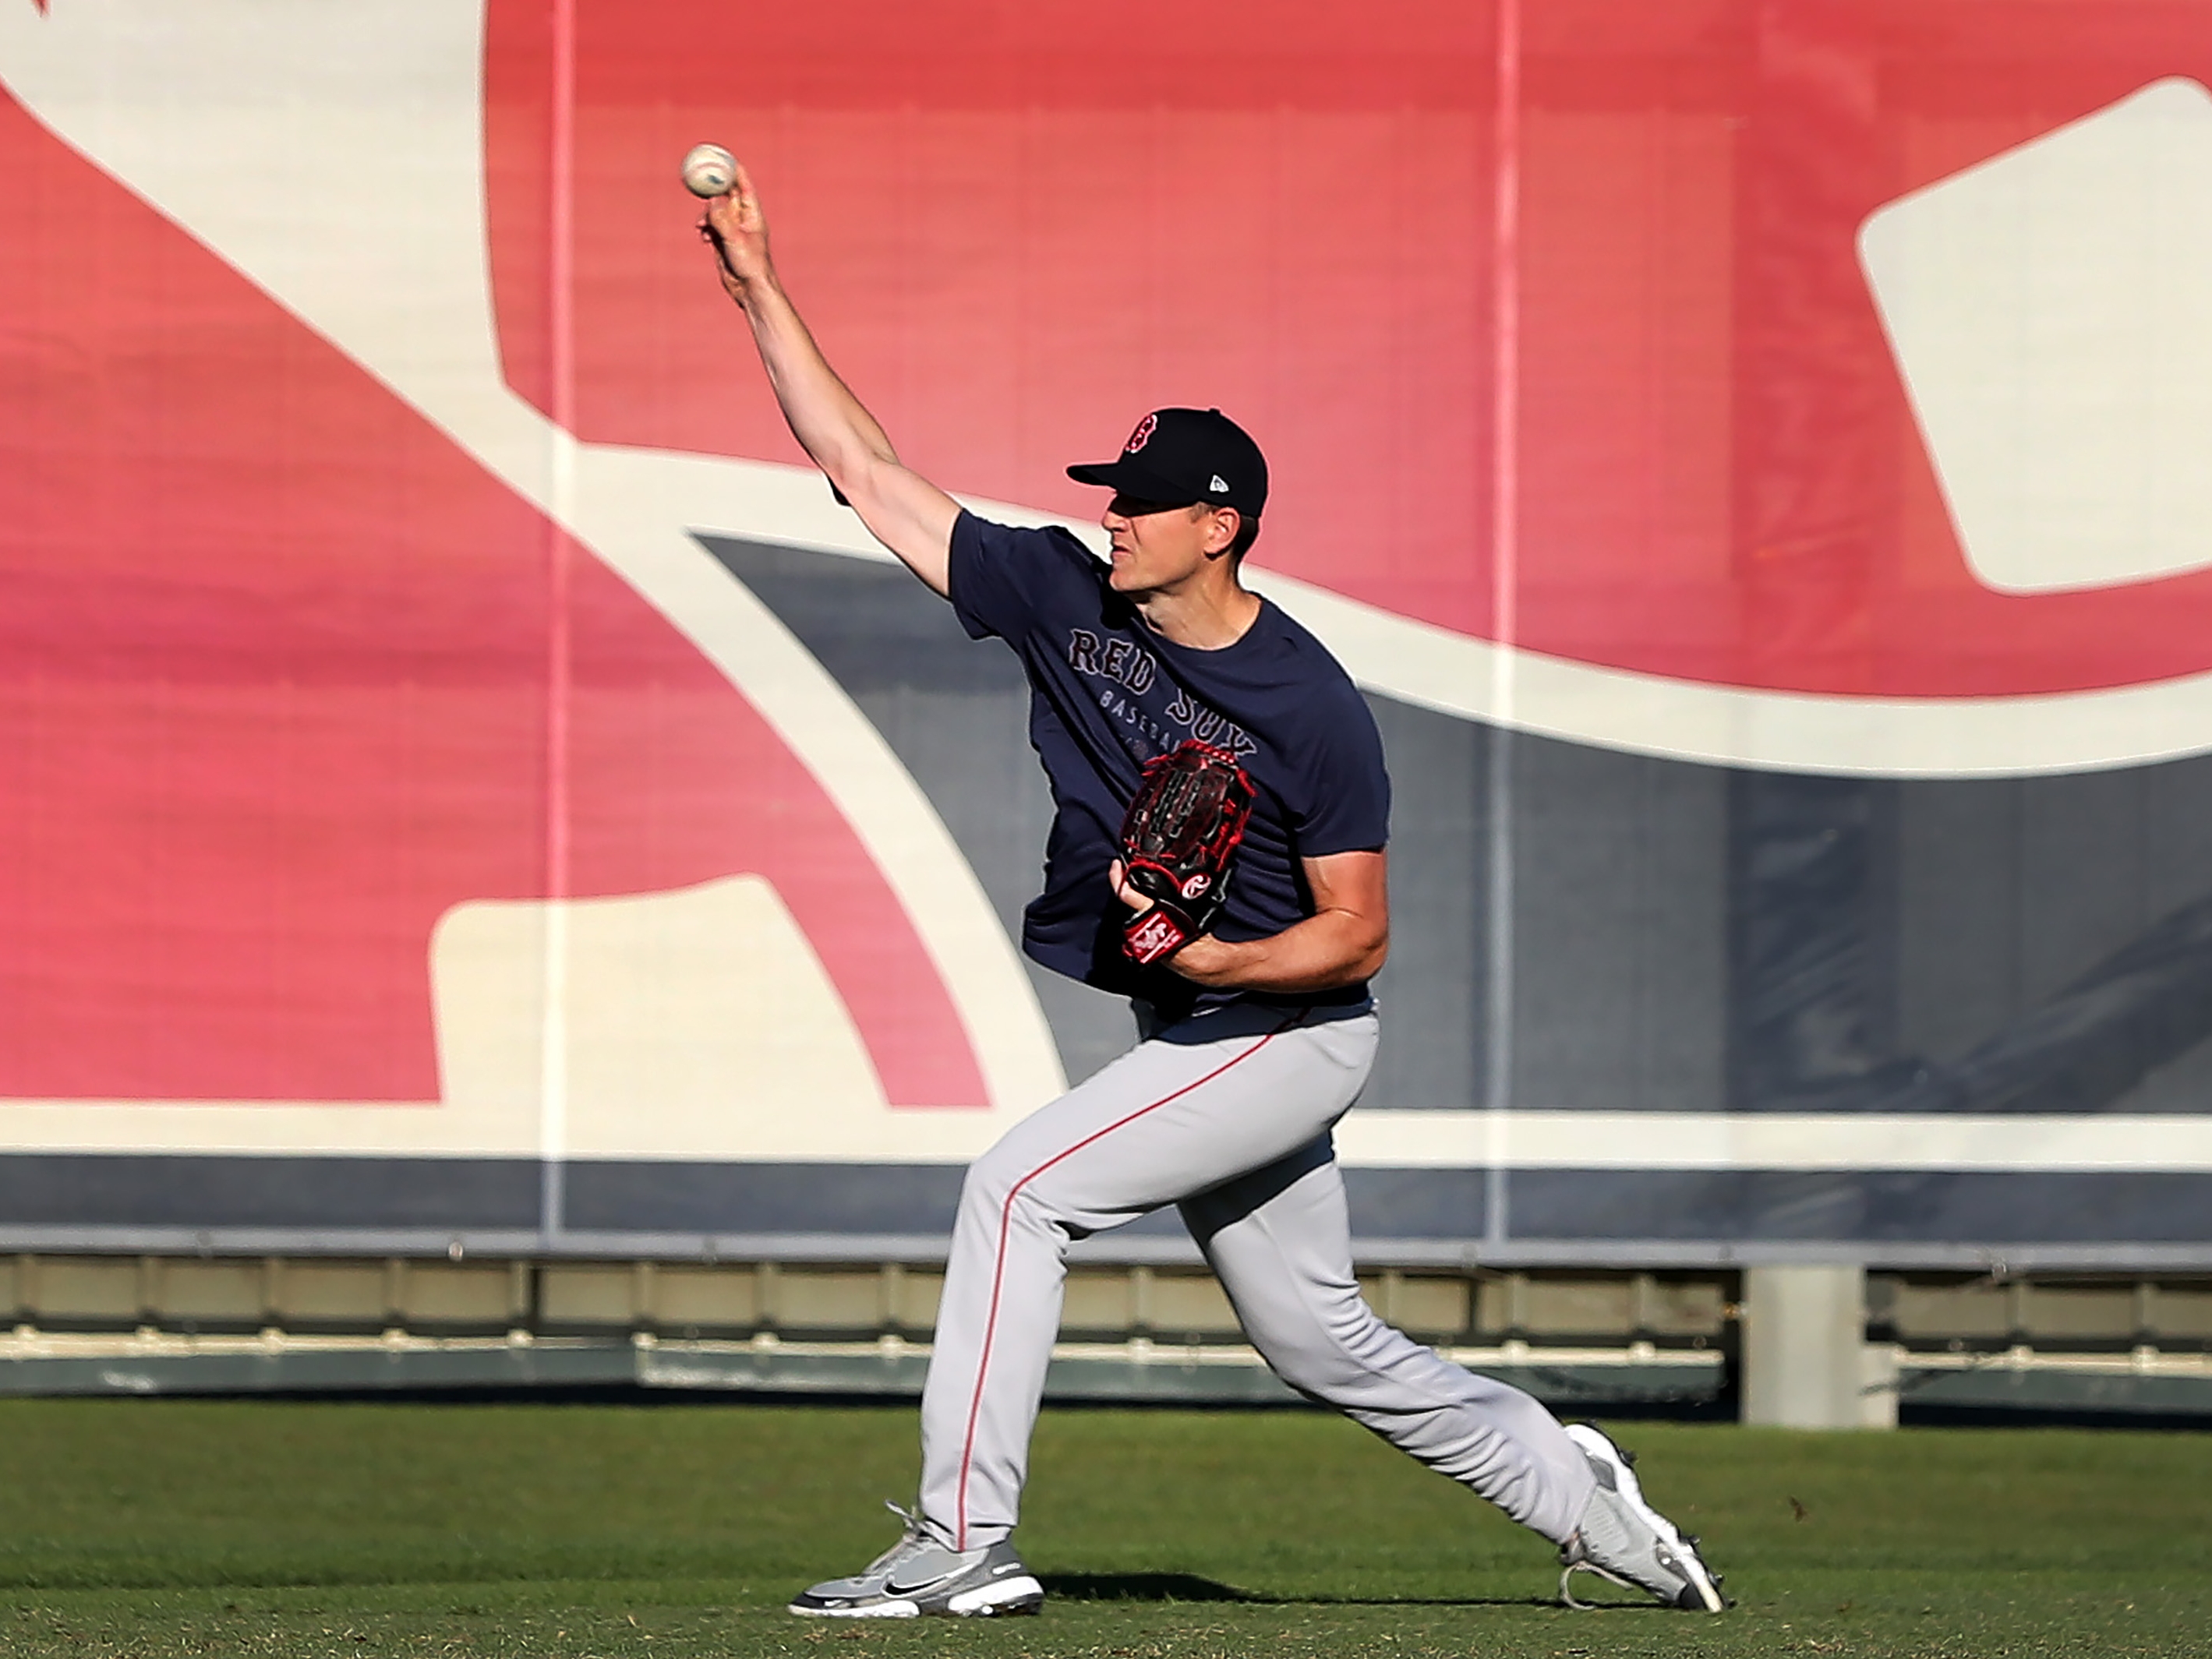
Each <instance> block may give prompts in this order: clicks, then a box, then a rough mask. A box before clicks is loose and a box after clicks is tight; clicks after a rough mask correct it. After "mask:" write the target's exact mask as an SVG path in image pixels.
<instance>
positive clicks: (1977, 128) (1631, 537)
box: [487, 0, 2212, 697]
mask: <svg viewBox="0 0 2212 1659" xmlns="http://www.w3.org/2000/svg"><path fill="white" fill-rule="evenodd" d="M1520 16H1521V20H1522V22H1521V32H1520V33H1521V39H1522V43H1523V55H1522V59H1521V61H1520V63H1519V65H1518V76H1517V79H1518V84H1519V85H1520V87H1521V88H1522V97H1521V100H1520V102H1519V104H1518V105H1517V106H1516V108H1515V109H1514V110H1513V111H1511V112H1509V115H1508V118H1507V119H1506V121H1505V122H1504V123H1503V124H1501V123H1500V121H1499V119H1498V112H1497V111H1496V109H1495V108H1494V107H1493V104H1492V89H1493V88H1495V87H1496V86H1497V85H1498V83H1499V70H1498V58H1497V50H1498V38H1499V36H1498V24H1497V19H1496V17H1495V15H1493V13H1492V9H1491V7H1490V6H1489V5H1488V4H1486V3H1482V0H1474V3H1469V0H1383V3H1382V4H1380V5H1379V6H1370V7H1366V8H1363V9H1359V10H1358V11H1357V12H1347V11H1346V9H1344V8H1342V7H1340V6H1326V7H1324V6H1317V5H1316V6H1309V5H1292V6H1285V5H1283V4H1280V3H1279V0H1175V3H1173V4H1168V3H1164V0H1133V3H1132V4H1130V5H1126V6H1121V7H1116V8H1114V9H1111V10H1109V11H1100V10H1098V9H1088V8H1083V7H1075V6H1062V5H1036V6H1026V7H1018V8H1011V9H998V10H995V11H991V12H989V13H988V14H987V15H986V14H980V13H979V14H977V15H975V16H972V17H964V18H963V22H962V24H961V26H960V27H957V28H948V27H944V25H943V22H942V20H941V19H940V18H939V16H938V15H936V14H935V13H933V11H932V10H931V9H928V8H917V7H914V6H911V5H907V4H902V3H896V0H854V3H850V4H846V5H842V6H838V7H835V8H828V9H824V8H812V9H808V8H796V9H792V8H786V9H780V10H776V11H775V12H773V13H772V14H761V15H749V18H748V22H747V32H746V41H745V57H744V70H743V73H742V75H740V76H732V74H731V72H730V70H729V67H728V65H727V64H726V61H725V60H724V59H722V58H720V56H718V55H717V54H715V53H714V52H698V51H696V49H695V47H694V45H693V43H694V42H696V40H702V39H713V38H715V36H716V35H717V33H719V32H720V31H721V30H723V29H724V28H726V14H725V9H723V8H720V7H718V6H716V5H714V4H711V3H708V0H678V3H673V4H671V5H666V6H659V7H653V8H647V9H641V8H636V7H629V6H624V5H621V4H617V3H615V0H579V3H578V5H577V6H576V8H575V18H576V28H577V56H576V64H577V73H576V82H575V84H576V95H577V99H578V103H579V106H580V108H579V114H578V119H577V121H576V123H575V125H574V131H575V134H576V142H577V144H578V150H577V154H576V157H575V166H574V178H575V179H576V187H575V195H574V203H573V204H572V205H573V214H572V216H571V222H573V225H574V249H573V252H574V295H575V301H576V303H575V315H576V318H577V332H576V337H575V339H574V363H575V366H576V371H577V380H576V398H575V405H574V406H575V410H576V417H575V423H576V426H577V428H578V430H579V432H580V435H582V436H584V437H586V438H588V439H592V440H599V441H609V442H618V443H630V444H641V445H652V446H658V447H673V448H680V449H691V450H697V451H705V452H720V453H735V454H741V455H748V456H757V457H763V458H767V459H778V460H790V461H796V460H799V459H802V458H801V457H800V456H799V454H798V453H797V451H796V450H795V449H794V447H793V445H792V443H791V441H790V439H789V437H788V436H787V434H786V433H785V431H784V429H783V427H782V423H781V421H780V420H779V419H778V417H777V416H776V413H775V407H774V404H773V403H772V401H771V400H770V399H769V396H768V393H767V392H766V390H765V388H764V387H763V386H762V385H761V384H760V381H759V378H758V376H757V374H755V373H754V372H753V371H752V369H751V366H750V363H749V362H747V361H746V360H747V358H748V357H749V356H750V345H749V343H748V342H747V340H746V338H745V336H744V331H743V330H742V328H740V327H739V326H738V323H737V319H735V318H734V317H733V316H732V313H731V311H730V308H729V305H728V302H727V301H726V299H725V298H724V297H723V295H722V294H721V292H720V289H719V288H718V287H717V285H716V284H715V283H714V281H713V279H712V276H711V274H710V272H709V271H708V269H707V268H706V266H705V264H704V263H703V261H702V258H701V257H700V253H699V250H698V248H697V246H696V242H695V241H694V240H693V239H692V237H691V234H690V220H691V217H692V210H691V209H690V206H689V205H688V204H687V203H686V202H685V201H684V198H683V197H682V195H681V192H680V191H676V190H674V188H673V187H672V186H671V185H670V183H669V169H670V166H671V157H673V156H676V155H680V154H681V153H682V151H683V149H684V147H685V145H687V144H688V143H691V142H693V140H694V139H695V138H696V136H697V135H698V134H700V133H707V132H711V133H714V134H716V135H718V136H720V137H721V138H722V139H723V140H725V141H726V142H727V143H730V144H731V145H732V147H733V148H735V149H737V150H738V152H739V153H740V154H741V155H743V156H744V159H745V161H747V163H748V164H749V166H750V168H751V170H752V172H753V174H754V177H755V178H756V179H757V181H758V182H759V184H760V185H761V188H762V190H763V195H764V197H765V200H766V204H767V206H768V209H769V214H770V216H771V222H772V224H773V225H774V227H775V232H776V234H777V238H778V247H779V251H780V258H781V262H782V264H783V267H784V270H785V273H786V275H787V278H788V280H789V282H790V284H791V287H792V289H793V292H794V293H795V294H796V295H797V296H798V297H799V301H800V303H801V304H802V306H803V307H805V310H806V313H807V315H808V317H809V319H810V320H811V322H812V323H813V324H814V325H816V329H817V333H818V334H819V335H820V337H822V339H823V341H824V343H825V344H826V346H827V348H828V349H829V353H830V355H831V356H832V358H833V360H834V361H835V362H836V363H837V365H838V366H839V368H841V369H842V370H843V371H844V372H845V374H847V376H848V379H849V380H851V381H852V383H853V384H854V386H855V387H856V388H857V389H858V390H859V391H860V393H861V395H862V396H863V398H866V400H867V401H868V402H869V403H870V404H871V405H872V407H873V408H874V409H875V410H877V412H878V414H879V415H880V416H882V417H883V418H884V422H885V424H886V426H887V427H888V428H889V429H890V432H891V433H892V435H893V436H894V437H895V438H896V440H897V441H898V442H899V444H900V446H901V451H902V454H904V455H906V456H908V458H909V459H911V460H912V461H913V462H914V463H915V465H918V466H919V467H921V470H922V471H925V472H927V473H929V474H931V475H932V476H933V477H937V478H939V480H941V481H942V482H943V483H945V484H946V485H948V486H951V487H954V488H957V489H964V490H969V491H973V492H975V493H977V494H981V495H989V496H997V497H1001V498H1005V499H1010V500H1015V501H1026V502H1031V503H1034V504H1036V505H1039V506H1042V507H1050V508H1054V509H1057V510H1061V511H1065V512H1067V513H1073V514H1079V515H1083V516H1086V517H1087V516H1090V515H1091V514H1093V513H1096V512H1097V510H1098V507H1099V506H1100V502H1099V501H1098V500H1097V496H1096V494H1095V492H1090V491H1085V490H1083V489H1079V487H1076V486H1073V485H1071V484H1069V483H1066V481H1064V480H1063V479H1062V478H1061V477H1060V468H1061V466H1062V465H1064V464H1065V463H1066V462H1067V461H1069V460H1071V459H1079V458H1080V457H1082V456H1084V455H1086V454H1090V453H1095V452H1096V450H1097V437H1098V434H1099V433H1101V432H1102V431H1114V430H1121V429H1125V428H1126V423H1127V421H1128V420H1129V418H1130V415H1131V412H1132V410H1142V409H1146V408H1152V407H1157V406H1160V405H1164V404H1194V405H1196V406H1199V407H1201V408H1202V407H1206V406H1208V405H1212V404H1218V405H1219V406H1220V407H1222V408H1224V409H1225V410H1228V411H1229V412H1230V413H1231V414H1232V415H1233V416H1235V417H1236V418H1237V420H1238V421H1239V422H1242V423H1243V424H1244V425H1246V426H1247V427H1248V428H1249V429H1250V430H1251V431H1252V432H1253V433H1254V434H1255V436H1257V437H1258V438H1259V439H1260V441H1261V444H1262V446H1263V447H1265V448H1266V450H1267V454H1268V459H1269V462H1270V472H1271V475H1272V476H1273V479H1274V480H1275V481H1276V482H1275V488H1274V493H1273V497H1272V499H1271V501H1270V505H1269V511H1268V515H1267V532H1266V534H1265V536H1264V538H1263V539H1262V541H1261V546H1260V551H1259V554H1258V557H1259V558H1260V559H1261V561H1262V562H1264V563H1267V564H1268V565H1271V566H1273V568H1278V569H1280V570H1282V571H1284V572H1285V573H1287V574H1293V575H1296V576H1299V577H1302V578H1304V579H1306V580H1311V581H1315V582H1318V583H1322V584H1324V585H1326V586H1330V587H1333V588H1335V589H1337V590H1339V591H1341V592H1345V593H1346V594H1349V595H1352V597H1354V598H1357V599H1363V600H1367V601H1370V602H1371V603H1373V604H1376V605H1382V606H1384V607H1386V608H1388V609H1390V610H1393V611H1398V612H1400V613H1402V614H1404V615H1407V616H1409V617H1418V618H1420V619H1422V620H1425V621H1427V622H1431V623H1438V624H1441V625H1443V626H1444V627H1447V628H1449V629H1455V630H1458V631H1460V632H1462V633H1464V634H1468V635H1474V636H1477V637H1482V638H1488V637H1492V635H1493V634H1494V633H1495V631H1496V628H1497V623H1496V621H1495V618H1494V617H1493V616H1492V602H1493V592H1494V587H1493V568H1492V548H1491V546H1490V539H1491V536H1492V526H1493V524H1494V522H1495V513H1494V512H1493V507H1494V503H1493V500H1492V479H1491V471H1492V465H1493V461H1494V459H1495V457H1496V455H1497V454H1498V451H1499V449H1500V446H1499V445H1498V444H1497V443H1496V441H1495V436H1494V434H1493V432H1492V428H1491V416H1492V410H1493V409H1494V408H1495V407H1497V406H1498V396H1497V391H1496V388H1495V387H1494V386H1493V384H1492V374H1493V368H1494V366H1495V365H1496V364H1497V363H1498V362H1500V361H1501V359H1500V356H1499V353H1498V340H1499V333H1500V331H1501V330H1510V331H1511V343H1512V345H1513V346H1514V351H1513V352H1512V353H1511V354H1510V360H1511V361H1512V362H1516V363H1517V381H1516V387H1517V389H1516V391H1515V392H1514V394H1513V396H1512V398H1510V400H1509V401H1510V404H1511V405H1512V406H1514V407H1516V408H1517V410H1518V420H1517V426H1516V441H1515V443H1514V444H1513V445H1512V446H1510V448H1511V450H1512V452H1513V453H1517V455H1518V457H1519V461H1518V470H1517V484H1518V490H1517V498H1516V499H1517V507H1516V513H1517V519H1518V531H1517V537H1516V562H1515V573H1516V580H1515V608H1514V613H1513V614H1514V623H1513V626H1514V629H1515V637H1516V641H1518V642H1520V643H1522V644H1524V645H1526V646H1528V647H1531V648H1534V649H1536V650H1539V651H1543V652H1547V653H1556V654H1559V655H1561V656H1565V657H1568V658H1573V659H1580V660H1583V661H1585V662H1589V663H1595V664H1603V665H1613V666H1619V667H1625V668H1631V669H1637V670H1642V671H1649V672H1652V673H1656V674H1661V675H1666V676H1670V677H1675V678H1684V679H1689V680H1696V681H1705V682H1711V683H1717V684H1727V685H1739V686H1747V687H1764V688H1773V689H1780V690H1805V691H1819V692H1829V693H1840V694H1863V695H1880V696H1926V697H1956V696H1985V695H2008V694H2017V693H2028V692H2049V691H2059V690H2075V689H2081V688H2087V687H2094V686H2103V685H2118V684H2132V683H2138V682H2143V681H2148V680H2154V679H2159V678H2166V677H2170V676H2175V675H2180V674H2185V673H2193V672H2197V671H2204V670H2207V669H2212V573H2203V572H2199V573H2194V574H2182V575H2177V576H2172V577H2169V578H2166V579H2163V580H2154V581H2143V582H2138V583H2133V584H2130V585H2127V586H2118V587H2112V588H2108V589H2104V590H2099V591H2083V592H2045V593H2037V594H2027V595H2018V594H2005V593H2000V592H1995V591H1992V590H1991V589H1990V588H1988V587H1985V586H1983V585H1982V584H1981V583H1980V582H1978V580H1976V578H1975V577H1974V575H1973V573H1972V570H1971V569H1970V568H1968V566H1967V564H1966V561H1965V559H1964V557H1963V556H1962V555H1961V552H1960V547H1959V544H1958V542H1957V539H1956V537H1955V536H1954V532H1953V530H1952V526H1951V524H1950V522H1949V520H1948V514H1947V513H1946V510H1945V508H1944V506H1943V503H1942V498H1941V495H1940V494H1939V492H1938V489H1937V487H1936V479H1935V475H1934V473H1933V471H1932V469H1931V466H1930V464H1929V460H1928V458H1927V456H1926V455H1925V454H1924V453H1923V448H1922V445H1921V441H1920V438H1919V435H1918V433H1917V428H1915V426H1914V423H1913V421H1912V419H1911V414H1910V411H1909V410H1908V408H1907V405H1906V403H1905V397H1904V393H1903V389H1902V386H1901V384H1900V381H1899V375H1898V372H1897V369H1896V367H1895V365H1894V362H1893V359H1892V357H1891V356H1890V353H1889V350H1888V348H1887V343H1886V342H1885V340H1884V338H1883V337H1882V334H1881V329H1880V326H1879V325H1878V322H1877V319H1876V316H1875V309H1874V307H1873V304H1872V302H1871V300H1870V298H1869V295H1868V293H1867V290H1866V287H1865V283H1864V281H1863V277H1862V276H1861V274H1860V271H1859V268H1858V265H1857V259H1856V256H1855V251H1854V242H1853V239H1854V236H1855V234H1856V233H1857V228H1858V226H1859V225H1860V223H1861V222H1863V220H1864V219H1865V217H1866V216H1867V215H1868V214H1869V212H1871V211H1872V210H1875V208H1877V207H1879V206H1881V205H1882V204H1885V203H1887V202H1890V201H1893V200H1894V199H1895V198H1897V197H1899V196H1901V195H1903V194H1905V193H1906V192H1908V191H1912V190H1914V189H1917V188H1918V187H1920V186H1922V185H1927V184H1929V183H1930V182H1932V181H1934V180H1936V179H1941V178H1943V177H1945V176H1947V175H1948V174H1950V173H1954V172H1956V171H1958V170H1959V169H1960V168H1962V167H1968V166H1971V165H1972V164H1973V163H1975V162H1977V161H1982V160H1984V159H1986V158H1988V157H1990V156H1991V155H1996V154H1998V153H2000V152H2002V151H2003V150H2005V149H2009V148H2011V147H2013V146H2016V145H2018V144H2020V143H2024V142H2026V141H2027V140H2028V139H2030V138H2033V137H2036V136H2038V135H2039V134H2041V133H2045V132H2048V131H2051V129H2053V128H2055V127H2057V126H2060V125H2063V124H2065V123H2067V122H2069V121H2072V120H2075V119H2077V118H2081V116H2083V115H2085V114H2087V113H2089V112H2092V111H2094V110H2097V109H2099V108H2100V107H2102V106H2106V105H2107V104H2110V103H2112V102H2113V101H2115V100H2118V99H2120V98H2123V97H2124V96H2126V95H2127V94H2130V93H2131V92H2133V91H2135V90H2136V89H2137V88H2141V87H2142V86H2143V85H2145V84H2146V83H2147V82H2150V81H2153V80H2155V79H2158V78H2160V77H2163V76H2176V75H2180V76H2197V78H2199V79H2200V80H2205V81H2212V34H2208V33H2207V32H2206V31H2205V30H2204V28H2203V19H2202V17H2201V15H2199V14H2198V13H2197V10H2196V9H2194V8H2191V7H2185V6H2173V5H2170V4H2154V3H2149V0H2034V3H2028V0H1991V3H1984V4H1976V5H1971V6H1946V7H1936V8H1930V7H1929V6H1926V5H1924V4H1920V3H1915V0H1805V3H1796V0H1792V3H1780V0H1707V3H1700V4H1694V5H1667V6H1655V5H1652V4H1650V3H1648V0H1522V5H1521V7H1520ZM546 27H547V23H546V20H545V15H544V8H543V7H541V6H539V5H538V4H537V3H535V0H494V3H493V6H492V9H491V18H490V27H489V56H488V67H487V74H488V77H489V78H488V83H487V84H488V92H489V125H488V140H487V141H488V143H489V159H490V162H491V179H492V186H491V187H492V204H491V205H492V228H493V255H494V264H495V278H496V283H497V289H498V299H499V314H500V327H501V343H502V347H503V349H504V352H505V356H506V362H507V372H508V374H509V376H510V378H511V380H512V381H513V385H514V386H516V388H517V389H518V390H519V391H520V392H522V393H523V394H524V395H526V396H527V397H530V398H532V399H533V400H535V401H537V402H538V404H540V406H541V407H548V406H550V399H549V398H548V397H547V396H546V392H545V388H546V385H547V380H546V375H547V372H548V362H549V359H548V357H547V354H546V349H545V340H546V331H545V325H546V314H545V311H544V294H545V292H546V289H547V282H548V276H549V270H550V268H549V265H548V263H547V240H546V238H547V234H548V227H549V224H550V222H551V221H550V217H549V215H548V212H547V194H546V192H547V190H548V188H549V173H548V170H547V168H546V167H545V166H544V155H545V154H546V149H547V142H548V132H549V125H548V117H547V111H548V104H547V88H548V86H549V84H550V68H549V64H550V59H549V56H548V50H547V42H546V34H545V31H546ZM1255 41H1264V42H1265V45H1266V49H1265V50H1264V51H1263V52H1255V50H1253V43H1254V42H1255ZM1501 125H1503V126H1504V128H1505V129H1506V130H1507V131H1510V133H1511V134H1512V135H1513V137H1514V143H1513V145H1512V149H1513V151H1514V153H1516V154H1517V155H1518V157H1519V162H1518V172H1517V174H1516V179H1515V182H1516V185H1517V189H1518V204H1519V206H1518V216H1517V221H1516V223H1517V247H1518V255H1517V264H1516V266H1515V268H1514V271H1513V276H1514V277H1515V283H1514V285H1513V288H1512V289H1511V290H1510V293H1509V295H1507V296H1506V297H1507V298H1508V299H1509V300H1510V301H1511V302H1510V303H1508V304H1501V303H1499V299H1500V296H1499V293H1498V288H1497V285H1496V283H1495V280H1494V279H1495V277H1496V276H1497V270H1496V260H1495V257H1494V246H1493V238H1494V235H1495V234H1496V227H1497V224H1498V218H1497V216H1496V215H1495V213H1494V211H1493V203H1494V200H1495V195H1494V191H1495V190H1496V186H1497V184H1498V173H1499V166H1500V163H1499V161H1498V155H1499V151H1498V149H1497V147H1496V146H1497V139H1498V134H1499V131H1500V130H1501Z"/></svg>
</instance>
